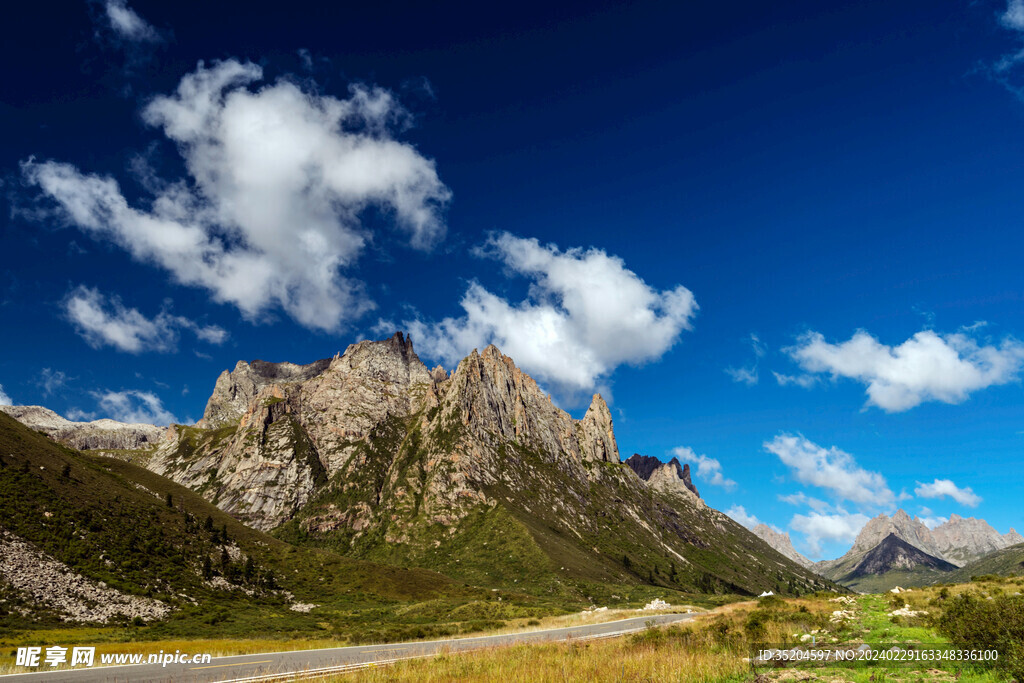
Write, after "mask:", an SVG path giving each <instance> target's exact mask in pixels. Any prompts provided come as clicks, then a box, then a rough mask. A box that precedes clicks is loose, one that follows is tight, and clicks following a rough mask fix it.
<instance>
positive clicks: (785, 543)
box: [752, 524, 814, 568]
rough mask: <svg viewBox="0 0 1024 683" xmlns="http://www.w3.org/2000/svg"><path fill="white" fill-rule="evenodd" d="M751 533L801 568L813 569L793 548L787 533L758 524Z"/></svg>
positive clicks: (810, 563) (810, 562) (809, 562)
mask: <svg viewBox="0 0 1024 683" xmlns="http://www.w3.org/2000/svg"><path fill="white" fill-rule="evenodd" d="M752 531H753V532H754V533H755V534H757V536H758V537H759V538H761V539H762V540H764V542H765V543H767V544H768V545H770V546H771V547H773V548H775V549H776V550H778V551H779V552H780V553H782V554H783V555H785V556H786V557H788V558H789V559H791V560H793V561H794V562H796V563H797V564H799V565H800V566H802V567H808V568H813V566H814V562H812V561H811V560H810V559H808V558H806V557H804V556H803V555H801V554H800V553H799V552H797V550H796V548H794V547H793V541H792V540H790V538H789V533H788V532H785V531H783V532H781V533H780V532H778V531H776V530H775V529H773V528H771V527H770V526H768V525H767V524H758V525H757V526H755V527H754V528H753V529H752Z"/></svg>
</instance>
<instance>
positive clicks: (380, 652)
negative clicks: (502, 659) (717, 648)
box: [0, 614, 696, 683]
mask: <svg viewBox="0 0 1024 683" xmlns="http://www.w3.org/2000/svg"><path fill="white" fill-rule="evenodd" d="M694 616H696V614H660V615H652V616H645V617H634V618H632V619H620V620H619V621H608V622H605V623H603V624H593V625H589V626H571V627H568V628H557V629H550V630H546V631H531V632H528V633H510V634H507V635H498V636H480V637H477V638H459V639H456V640H432V641H427V642H411V643H394V644H391V645H358V646H355V647H338V648H330V649H324V650H299V651H294V652H265V653H263V654H256V655H238V656H234V657H216V658H214V660H213V661H212V662H211V663H210V664H169V665H168V666H166V667H161V666H160V665H159V664H135V665H132V666H105V667H94V668H88V669H72V670H64V671H53V672H48V671H44V670H42V669H37V670H36V671H35V672H33V673H25V674H11V675H7V676H0V683H15V682H16V681H17V682H18V683H22V682H24V683H54V682H58V681H59V682H63V681H67V683H114V682H118V683H120V682H125V683H127V682H131V683H144V682H145V683H156V682H161V683H162V682H164V681H174V682H178V681H185V682H188V683H206V682H208V681H232V680H238V679H242V680H245V679H250V678H260V677H264V676H267V677H268V678H269V677H271V675H272V674H283V673H290V672H302V671H309V670H313V669H325V668H329V667H343V666H345V665H352V666H357V665H360V664H367V663H370V662H385V661H387V660H393V659H401V658H404V657H421V656H425V655H432V654H437V653H438V652H439V651H440V650H442V649H447V650H448V651H449V652H465V651H467V650H476V649H480V648H483V647H495V646H500V645H512V644H516V643H538V642H545V641H553V640H568V639H571V638H594V637H600V636H606V635H610V634H618V633H628V632H630V631H639V630H641V629H643V628H645V627H646V625H647V624H648V623H649V622H652V621H653V622H655V623H657V624H668V623H672V622H675V621H682V620H684V619H689V618H692V617H694Z"/></svg>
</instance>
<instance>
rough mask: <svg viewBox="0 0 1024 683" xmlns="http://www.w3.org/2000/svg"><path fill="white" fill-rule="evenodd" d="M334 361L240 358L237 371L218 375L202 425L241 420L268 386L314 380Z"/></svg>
mask: <svg viewBox="0 0 1024 683" xmlns="http://www.w3.org/2000/svg"><path fill="white" fill-rule="evenodd" d="M330 364H331V359H329V358H327V359H324V360H318V361H316V362H314V363H310V364H309V365H295V364H293V363H267V362H265V361H261V360H254V361H252V362H251V363H246V362H245V361H242V360H240V361H238V363H237V364H236V365H235V369H234V370H231V371H228V370H225V371H224V372H222V373H221V374H220V377H218V378H217V383H216V384H215V385H214V387H213V394H212V395H211V396H210V399H209V401H207V402H206V410H205V411H203V419H202V420H201V421H200V422H199V424H198V426H199V427H207V428H213V429H216V428H218V427H223V426H224V425H227V424H232V423H237V422H238V421H239V420H240V419H241V418H242V416H243V415H244V414H245V413H246V411H247V410H248V409H249V404H250V403H252V401H253V399H254V398H256V395H257V394H258V393H260V391H262V390H263V389H264V388H266V387H268V386H272V385H275V384H286V383H289V382H301V381H305V380H308V379H311V378H313V377H316V376H317V375H320V374H321V373H323V372H324V370H326V369H327V368H328V367H330Z"/></svg>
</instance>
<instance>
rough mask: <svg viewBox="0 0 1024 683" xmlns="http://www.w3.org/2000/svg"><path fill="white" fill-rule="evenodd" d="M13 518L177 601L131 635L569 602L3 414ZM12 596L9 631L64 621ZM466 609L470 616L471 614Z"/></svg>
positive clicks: (31, 532)
mask: <svg viewBox="0 0 1024 683" xmlns="http://www.w3.org/2000/svg"><path fill="white" fill-rule="evenodd" d="M0 529H2V530H4V531H6V532H9V533H11V534H14V535H16V536H17V537H19V538H21V539H24V540H25V541H28V542H29V543H31V544H32V545H33V546H35V547H36V548H37V549H39V550H41V551H43V552H44V553H46V554H48V555H49V556H51V557H52V558H54V559H56V560H58V561H60V562H62V563H64V564H66V565H67V566H68V567H69V568H70V569H72V570H73V571H74V572H76V573H78V574H79V575H81V576H83V577H86V578H87V579H91V580H93V581H102V582H105V583H106V584H107V585H108V586H110V587H112V588H116V589H118V590H120V591H122V592H123V593H126V594H129V595H138V596H146V597H150V598H154V599H157V600H160V601H162V602H164V603H166V604H168V605H170V606H171V607H172V608H173V611H172V612H171V614H170V615H169V616H168V617H167V618H165V619H163V620H161V621H156V622H152V623H150V624H140V623H134V624H132V623H124V624H122V631H121V633H122V635H123V637H124V638H126V639H133V640H138V639H147V638H166V637H195V636H203V637H214V636H220V637H255V636H258V635H270V636H275V637H336V638H340V639H351V640H354V641H366V640H387V639H391V638H402V637H417V636H420V637H422V636H429V635H441V634H447V633H458V632H461V631H472V630H477V629H480V628H487V627H490V626H493V625H494V624H495V622H496V620H498V619H501V618H502V617H503V615H504V616H505V617H511V616H529V615H533V614H537V615H539V614H545V613H552V612H557V611H559V610H560V609H561V607H563V606H564V603H560V604H559V605H556V604H554V603H552V602H550V601H543V600H539V599H537V598H535V597H531V596H526V595H521V594H516V593H509V592H504V593H502V592H493V591H491V590H484V589H480V588H474V587H471V586H469V585H468V584H467V582H455V581H452V580H451V579H449V578H446V577H444V576H442V575H440V574H438V573H436V572H432V571H427V570H421V569H403V568H397V567H394V566H385V565H380V564H375V563H372V562H367V561H363V560H359V559H353V558H347V557H341V556H339V555H337V554H335V553H332V552H329V551H326V550H321V549H314V548H297V547H294V546H291V545H289V544H287V543H284V542H282V541H280V540H277V539H275V538H272V537H270V536H268V535H266V534H263V533H260V532H258V531H255V530H253V529H250V528H248V527H246V526H244V525H242V524H240V523H239V522H237V521H236V520H234V519H233V518H231V517H230V516H228V515H226V514H224V513H222V512H221V511H219V510H218V509H217V508H216V507H214V506H213V505H211V504H209V503H208V502H206V501H205V500H203V499H202V498H201V497H199V496H198V495H196V494H194V493H192V492H190V491H189V490H187V489H185V488H183V487H181V486H178V485H177V484H174V483H172V482H170V481H169V480H167V479H165V478H163V477H160V476H158V475H156V474H153V473H152V472H149V471H147V470H144V469H141V468H139V467H137V466H135V465H132V464H130V463H128V462H124V461H122V460H117V459H113V458H106V457H96V456H91V455H87V454H83V453H79V452H77V451H73V450H71V449H68V448H66V447H63V446H60V445H58V444H55V443H54V442H52V441H50V440H49V439H47V438H46V437H44V436H42V435H40V434H37V433H35V432H33V431H31V430H29V429H28V428H26V427H24V426H23V425H21V424H20V423H18V422H16V421H15V420H13V419H11V418H9V417H7V416H6V415H2V414H0ZM499 598H501V600H500V601H499ZM0 600H4V601H5V602H0V629H2V630H17V629H32V628H43V627H53V626H59V625H61V622H60V621H59V619H58V615H57V614H55V613H54V611H53V610H48V609H45V608H41V607H40V606H39V604H38V603H36V602H34V601H33V600H32V599H31V596H27V595H25V594H24V593H19V591H17V590H15V589H14V588H13V587H12V586H11V585H10V584H9V583H8V582H5V581H4V580H3V579H2V578H0ZM492 602H494V603H497V602H501V603H502V605H501V606H500V608H496V609H491V610H487V611H486V612H487V614H488V616H487V618H480V617H474V616H473V610H472V609H470V610H469V611H468V612H467V606H469V605H480V604H482V603H486V604H490V603H492ZM294 603H306V604H315V605H318V607H316V608H313V609H312V610H311V611H309V612H308V613H302V612H297V611H294V610H292V609H291V606H292V605H293V604H294ZM424 605H427V606H429V609H425V608H424V607H423V606H424ZM496 607H497V606H496ZM460 608H461V609H462V612H463V613H464V614H467V615H468V616H461V617H460V613H459V610H460ZM476 611H477V612H479V611H480V610H479V609H478V610H476Z"/></svg>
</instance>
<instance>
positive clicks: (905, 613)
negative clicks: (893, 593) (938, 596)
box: [889, 605, 928, 617]
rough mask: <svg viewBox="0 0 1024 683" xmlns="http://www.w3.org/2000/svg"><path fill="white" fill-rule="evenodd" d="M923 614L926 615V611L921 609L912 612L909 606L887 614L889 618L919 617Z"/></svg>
mask: <svg viewBox="0 0 1024 683" xmlns="http://www.w3.org/2000/svg"><path fill="white" fill-rule="evenodd" d="M925 614H928V611H927V610H923V609H922V610H917V611H916V612H915V611H914V610H912V609H910V605H904V606H903V607H900V608H899V609H898V610H894V611H892V612H889V616H890V617H921V616H924V615H925Z"/></svg>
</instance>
